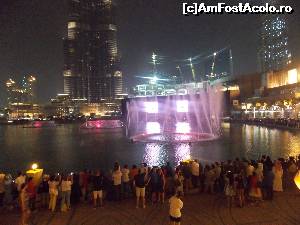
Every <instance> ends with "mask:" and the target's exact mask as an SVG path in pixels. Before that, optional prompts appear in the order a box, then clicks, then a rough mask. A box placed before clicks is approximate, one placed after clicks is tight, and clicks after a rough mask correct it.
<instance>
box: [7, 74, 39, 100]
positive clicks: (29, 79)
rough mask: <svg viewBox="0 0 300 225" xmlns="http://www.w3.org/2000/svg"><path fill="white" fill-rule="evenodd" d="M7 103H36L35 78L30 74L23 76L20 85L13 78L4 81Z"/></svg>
mask: <svg viewBox="0 0 300 225" xmlns="http://www.w3.org/2000/svg"><path fill="white" fill-rule="evenodd" d="M6 88H7V94H8V99H7V102H8V105H11V104H14V103H26V104H33V103H36V99H35V97H36V78H35V77H34V76H32V75H28V76H24V77H23V80H22V83H21V86H19V85H18V84H17V83H16V82H15V81H14V80H13V79H11V78H10V79H8V81H7V82H6Z"/></svg>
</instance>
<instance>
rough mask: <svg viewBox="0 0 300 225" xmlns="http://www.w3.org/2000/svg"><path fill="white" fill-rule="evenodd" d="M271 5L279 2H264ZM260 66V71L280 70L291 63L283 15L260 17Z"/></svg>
mask: <svg viewBox="0 0 300 225" xmlns="http://www.w3.org/2000/svg"><path fill="white" fill-rule="evenodd" d="M264 2H268V3H270V4H271V5H278V4H279V3H280V1H279V0H264ZM260 35H261V48H260V64H261V71H262V72H268V71H270V70H280V69H282V68H284V67H285V66H287V65H288V64H290V63H291V52H290V51H289V48H288V25H287V20H286V18H285V16H284V15H283V14H266V15H263V16H262V27H261V32H260Z"/></svg>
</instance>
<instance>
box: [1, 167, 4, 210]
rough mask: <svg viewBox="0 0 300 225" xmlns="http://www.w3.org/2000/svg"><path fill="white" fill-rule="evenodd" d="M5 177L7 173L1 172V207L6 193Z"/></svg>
mask: <svg viewBox="0 0 300 225" xmlns="http://www.w3.org/2000/svg"><path fill="white" fill-rule="evenodd" d="M4 177H5V174H3V173H1V174H0V208H1V207H2V206H3V199H4V194H5V187H4Z"/></svg>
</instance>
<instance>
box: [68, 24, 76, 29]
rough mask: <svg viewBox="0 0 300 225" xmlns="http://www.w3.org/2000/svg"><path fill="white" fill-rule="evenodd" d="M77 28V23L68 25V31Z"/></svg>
mask: <svg viewBox="0 0 300 225" xmlns="http://www.w3.org/2000/svg"><path fill="white" fill-rule="evenodd" d="M76 27H77V23H76V22H69V23H68V29H74V28H76Z"/></svg>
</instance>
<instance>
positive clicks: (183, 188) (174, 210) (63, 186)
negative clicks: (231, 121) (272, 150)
mask: <svg viewBox="0 0 300 225" xmlns="http://www.w3.org/2000/svg"><path fill="white" fill-rule="evenodd" d="M299 168H300V156H298V157H289V158H288V159H286V160H285V159H283V158H280V159H277V160H274V161H272V160H271V158H270V157H269V156H262V157H261V158H260V159H259V160H246V159H239V158H236V159H235V160H228V161H226V162H215V163H211V164H206V165H203V164H202V163H201V162H199V161H197V160H189V161H184V162H181V163H180V164H179V165H178V166H176V167H172V166H171V165H170V163H167V164H166V165H163V166H153V167H149V166H148V165H147V164H146V163H142V164H140V165H139V166H137V165H133V166H132V167H131V168H129V167H128V165H124V166H121V165H119V163H118V162H116V163H115V164H114V165H113V169H112V171H111V172H110V173H104V172H103V171H101V170H99V169H97V170H95V171H91V170H84V171H81V172H79V173H70V174H53V175H46V174H44V175H43V176H42V180H41V181H40V182H39V183H38V184H36V183H35V182H34V180H33V178H32V177H30V176H27V175H25V174H24V173H22V172H19V173H18V176H17V177H16V178H15V179H13V178H12V176H11V175H10V174H0V207H1V208H2V210H13V209H14V208H19V209H21V211H22V220H23V221H24V223H23V224H26V221H27V220H28V218H29V215H30V213H31V212H34V211H36V210H38V209H41V208H47V209H49V210H50V211H52V212H55V211H56V210H61V211H63V212H64V211H68V210H70V208H71V206H72V205H75V204H77V203H80V202H86V203H88V202H90V204H91V206H92V207H93V208H94V209H96V208H97V207H104V206H105V202H106V201H116V202H119V201H126V200H127V199H130V198H133V197H135V198H136V205H135V206H136V208H146V205H147V202H148V203H149V202H151V203H152V204H164V203H165V199H166V198H168V199H169V204H170V220H171V223H172V224H180V218H181V212H180V209H181V208H182V207H183V202H182V201H181V200H180V198H182V197H183V196H184V195H188V194H190V193H191V192H192V193H208V194H211V195H214V194H224V196H226V198H227V207H229V208H231V207H244V206H245V205H246V204H257V205H259V204H260V202H261V201H263V200H272V199H273V192H274V191H275V192H282V191H283V190H284V189H285V188H286V187H287V186H289V185H291V183H292V182H293V178H294V176H295V174H296V173H297V171H298V170H299Z"/></svg>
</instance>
